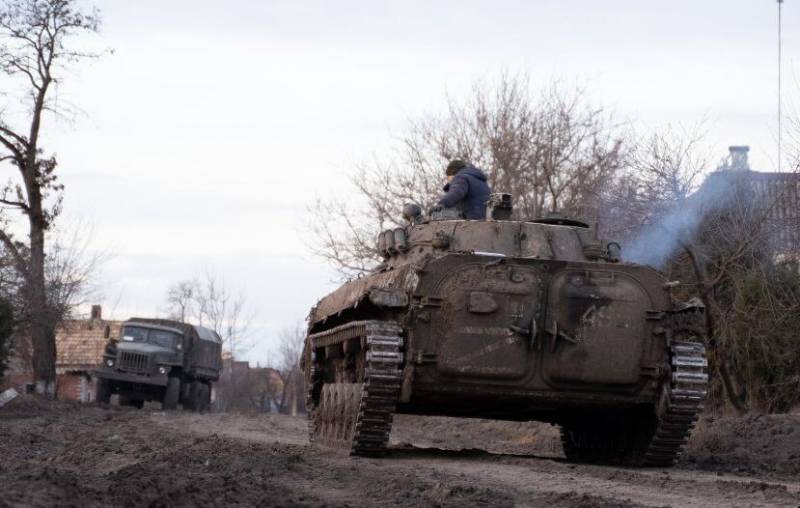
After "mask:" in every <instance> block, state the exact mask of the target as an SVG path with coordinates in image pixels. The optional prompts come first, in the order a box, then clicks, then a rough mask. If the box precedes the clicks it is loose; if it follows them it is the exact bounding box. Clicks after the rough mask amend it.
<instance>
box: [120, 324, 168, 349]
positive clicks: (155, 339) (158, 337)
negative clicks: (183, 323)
mask: <svg viewBox="0 0 800 508" xmlns="http://www.w3.org/2000/svg"><path fill="white" fill-rule="evenodd" d="M122 340H124V341H130V342H147V343H149V344H156V345H159V346H163V347H168V348H174V347H175V345H176V344H177V343H178V341H179V340H180V335H178V334H177V333H174V332H169V331H167V330H155V329H152V328H144V327H141V326H126V327H125V328H124V329H123V331H122Z"/></svg>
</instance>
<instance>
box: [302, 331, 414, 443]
mask: <svg viewBox="0 0 800 508" xmlns="http://www.w3.org/2000/svg"><path fill="white" fill-rule="evenodd" d="M401 332H402V328H401V327H400V326H399V325H398V324H397V323H394V322H389V321H357V322H353V323H348V324H346V325H342V326H339V327H337V328H334V329H331V330H328V331H325V332H320V333H318V334H314V335H311V336H309V340H310V341H311V343H312V344H313V347H314V348H315V349H321V348H323V347H328V346H332V345H338V344H343V343H345V342H346V341H352V340H353V339H358V340H359V342H360V343H361V344H362V347H361V349H360V350H358V352H357V353H356V354H357V356H356V357H354V358H353V359H352V360H353V361H352V362H348V364H347V369H352V370H349V371H346V372H345V373H344V374H346V375H344V376H342V375H340V374H342V373H341V372H336V371H335V369H334V368H332V367H331V365H330V364H325V363H323V362H320V363H317V362H319V358H318V357H317V356H316V355H315V356H314V357H313V359H312V361H313V362H314V363H313V364H311V365H309V367H310V368H311V369H312V370H310V371H309V373H308V374H307V379H309V378H310V379H311V381H312V383H311V385H310V386H309V387H308V390H309V393H308V397H307V400H308V402H309V407H308V410H309V417H310V419H311V421H310V430H311V441H312V442H313V443H314V444H317V445H319V446H324V447H328V448H335V449H340V450H344V451H347V452H348V453H350V454H351V455H361V456H378V455H382V454H384V453H385V452H386V446H387V444H388V442H389V433H390V431H391V428H392V417H393V414H394V410H395V406H396V404H397V400H398V398H399V396H400V384H401V381H402V372H401V366H402V363H403V353H402V352H401V347H402V345H403V339H402V337H401V335H400V334H401ZM309 374H310V375H309ZM323 374H324V376H323ZM332 374H336V375H332ZM323 378H324V379H325V380H324V381H323ZM354 381H355V382H354ZM317 383H319V384H317Z"/></svg>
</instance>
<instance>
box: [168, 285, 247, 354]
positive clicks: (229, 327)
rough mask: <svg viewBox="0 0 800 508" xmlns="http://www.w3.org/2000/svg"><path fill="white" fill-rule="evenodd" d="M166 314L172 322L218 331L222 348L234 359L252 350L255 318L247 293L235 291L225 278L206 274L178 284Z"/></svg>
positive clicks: (171, 295) (170, 292) (171, 290)
mask: <svg viewBox="0 0 800 508" xmlns="http://www.w3.org/2000/svg"><path fill="white" fill-rule="evenodd" d="M166 304H167V312H168V314H169V316H170V318H172V319H175V320H178V321H181V322H184V321H195V322H196V323H197V324H199V325H202V326H207V327H209V328H211V329H213V330H214V331H216V332H217V333H218V334H219V336H220V337H221V338H222V341H223V347H225V348H226V349H228V351H230V352H231V354H232V355H234V356H236V355H240V354H244V353H246V352H247V351H248V350H249V349H250V348H252V347H253V342H252V339H251V337H250V323H251V321H252V315H251V314H250V313H249V311H248V309H247V301H246V298H245V296H244V293H243V292H241V291H234V290H232V289H231V288H230V287H229V286H228V285H227V283H226V282H225V279H224V278H223V277H219V276H218V275H216V274H214V273H213V272H211V271H209V270H206V271H205V272H204V273H203V275H202V276H201V277H197V278H194V279H191V280H184V281H179V282H177V283H176V284H173V285H172V286H170V287H169V288H168V289H167V296H166Z"/></svg>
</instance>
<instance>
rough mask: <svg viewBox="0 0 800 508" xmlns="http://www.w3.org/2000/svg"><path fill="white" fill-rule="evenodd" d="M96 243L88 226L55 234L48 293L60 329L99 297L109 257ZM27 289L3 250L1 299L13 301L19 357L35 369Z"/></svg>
mask: <svg viewBox="0 0 800 508" xmlns="http://www.w3.org/2000/svg"><path fill="white" fill-rule="evenodd" d="M93 243H94V235H93V230H92V228H91V227H89V226H87V225H86V224H84V223H77V224H75V225H73V226H71V227H69V228H65V227H64V226H60V227H58V228H55V229H53V230H52V231H51V235H50V242H49V243H48V246H47V252H46V256H45V281H46V286H45V294H46V301H47V306H48V309H49V312H50V315H51V317H52V319H53V321H54V323H56V326H57V325H58V324H61V323H62V322H64V321H65V320H67V319H71V318H73V317H75V316H74V312H75V310H76V309H78V308H81V307H83V306H85V305H86V304H88V303H89V302H90V301H94V299H95V298H96V297H97V296H98V293H99V288H98V287H97V284H96V281H97V278H98V274H99V272H100V270H101V268H102V265H103V263H104V262H105V261H106V260H107V259H108V254H107V253H105V252H103V251H98V250H96V249H95V248H94V246H93ZM26 290H27V281H26V279H25V277H23V276H22V275H21V274H20V273H19V271H18V270H17V269H16V267H15V264H14V262H13V260H11V259H10V255H9V254H8V253H7V252H5V251H4V250H3V249H2V247H0V300H2V301H6V302H10V304H11V307H12V309H13V316H14V321H13V328H14V341H13V348H14V351H15V355H16V356H17V357H19V358H20V359H21V360H22V361H23V363H24V364H26V365H30V366H32V365H33V353H34V349H33V343H32V341H31V337H30V334H29V333H28V332H29V323H30V321H31V320H32V319H33V316H32V315H31V314H30V307H29V303H28V302H29V300H28V298H27V294H26Z"/></svg>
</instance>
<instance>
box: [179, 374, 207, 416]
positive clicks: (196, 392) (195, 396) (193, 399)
mask: <svg viewBox="0 0 800 508" xmlns="http://www.w3.org/2000/svg"><path fill="white" fill-rule="evenodd" d="M204 400H205V383H203V382H202V381H197V380H195V381H192V383H191V384H190V385H189V396H188V397H187V398H186V400H185V401H184V402H183V408H184V409H188V410H189V411H202V410H203V402H204Z"/></svg>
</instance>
